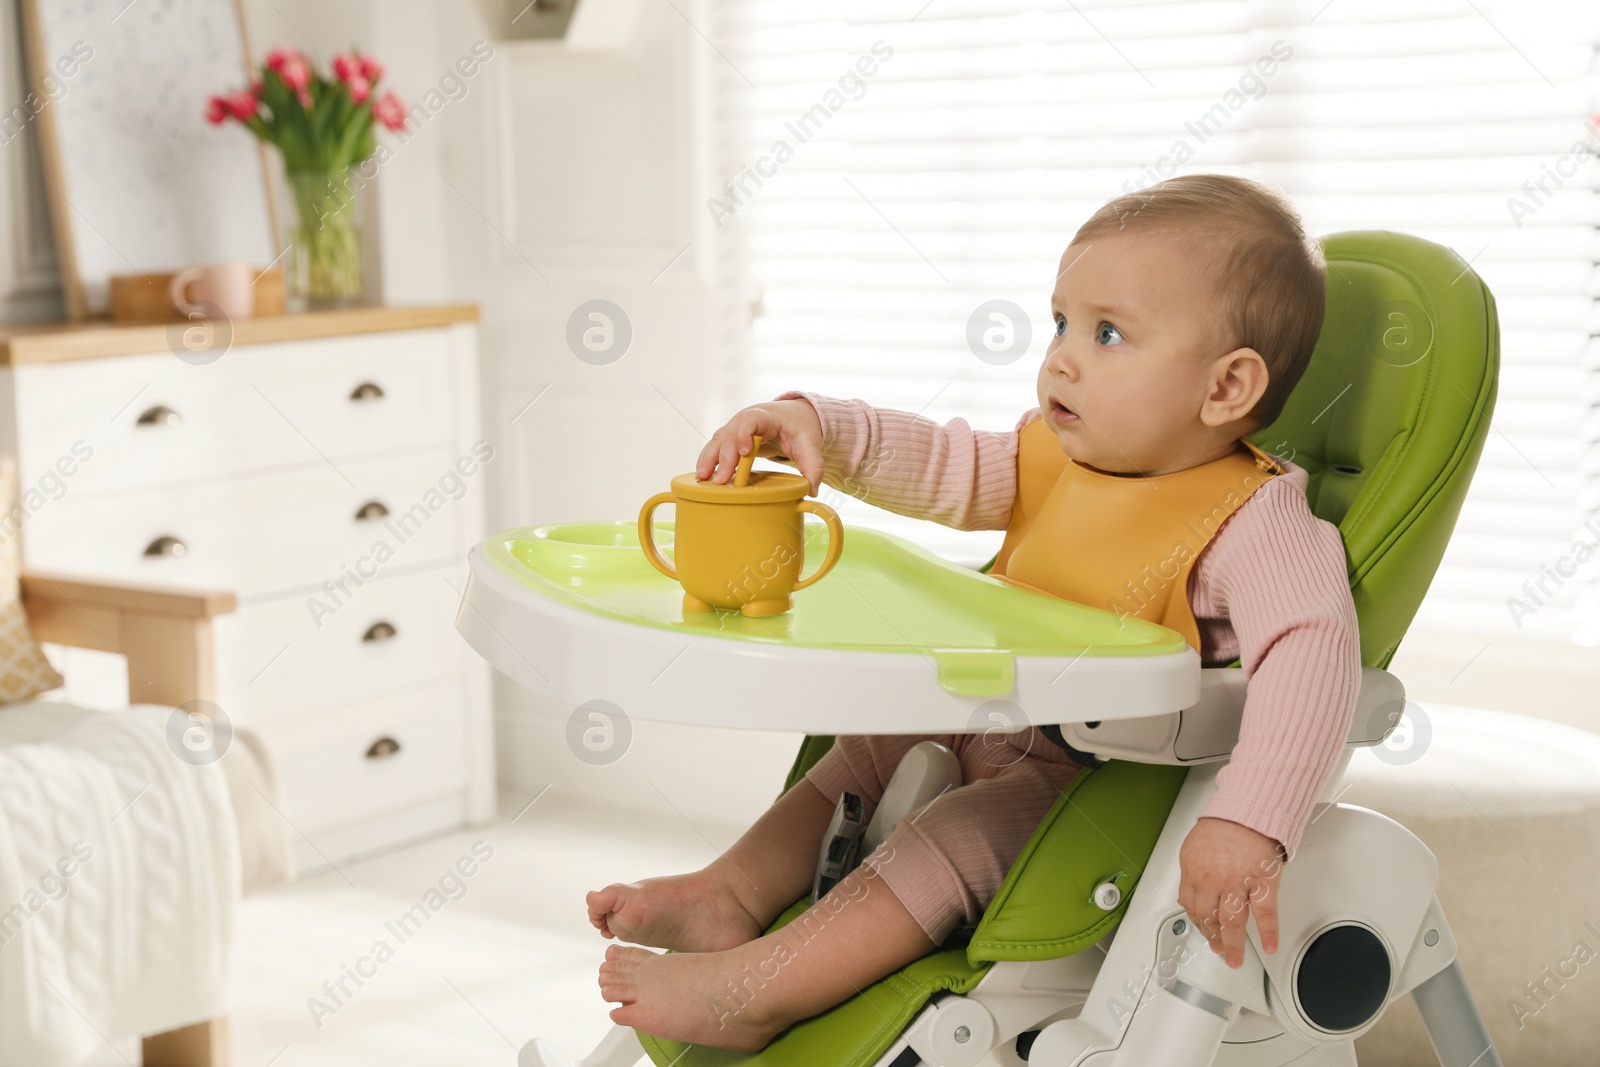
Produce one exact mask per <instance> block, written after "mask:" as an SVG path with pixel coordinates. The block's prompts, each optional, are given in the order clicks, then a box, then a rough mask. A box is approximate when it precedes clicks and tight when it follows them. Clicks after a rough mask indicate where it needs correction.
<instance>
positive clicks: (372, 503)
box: [356, 500, 389, 522]
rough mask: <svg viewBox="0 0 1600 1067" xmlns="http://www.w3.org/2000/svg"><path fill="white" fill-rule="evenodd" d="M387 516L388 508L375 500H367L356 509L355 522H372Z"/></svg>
mask: <svg viewBox="0 0 1600 1067" xmlns="http://www.w3.org/2000/svg"><path fill="white" fill-rule="evenodd" d="M388 517H389V509H388V508H386V507H384V506H383V504H382V503H381V502H380V501H377V500H369V501H367V502H366V503H365V504H362V505H361V507H360V508H358V509H357V510H356V521H357V522H372V521H373V520H375V519H386V518H388Z"/></svg>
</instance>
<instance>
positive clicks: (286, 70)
mask: <svg viewBox="0 0 1600 1067" xmlns="http://www.w3.org/2000/svg"><path fill="white" fill-rule="evenodd" d="M267 69H268V70H272V71H276V72H277V74H278V77H279V78H282V79H283V84H285V85H287V86H288V87H289V88H291V89H293V90H294V91H295V92H296V93H299V92H301V91H303V90H304V89H305V87H306V86H308V85H310V84H311V67H310V66H309V65H308V64H307V63H306V57H305V56H303V55H301V54H300V53H299V52H297V51H295V50H294V49H293V48H274V49H273V50H272V51H270V52H268V53H267Z"/></svg>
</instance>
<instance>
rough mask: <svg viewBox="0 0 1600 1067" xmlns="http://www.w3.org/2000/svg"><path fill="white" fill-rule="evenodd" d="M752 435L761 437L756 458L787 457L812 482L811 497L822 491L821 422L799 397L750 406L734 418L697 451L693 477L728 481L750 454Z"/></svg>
mask: <svg viewBox="0 0 1600 1067" xmlns="http://www.w3.org/2000/svg"><path fill="white" fill-rule="evenodd" d="M752 434H756V435H758V436H760V438H761V451H760V452H758V453H756V455H757V456H758V457H770V456H787V457H789V460H790V462H792V463H793V464H794V466H796V467H799V468H800V473H801V474H803V475H805V477H806V480H807V481H808V482H810V483H811V495H812V496H816V495H817V492H818V490H820V489H821V488H822V420H821V419H819V418H817V409H816V408H814V407H812V406H811V405H810V404H809V403H808V402H806V401H804V400H801V399H799V398H796V399H793V400H773V401H769V402H767V403H765V404H753V405H751V406H750V407H747V408H745V409H744V410H742V411H740V412H739V413H738V414H736V415H734V417H733V418H731V419H729V420H728V422H727V424H726V425H724V426H723V427H722V428H721V429H720V430H718V431H717V432H716V433H714V434H712V435H711V440H709V441H707V442H706V447H705V448H703V449H701V450H700V460H699V462H698V463H696V464H695V470H694V473H695V477H697V478H699V479H700V480H701V481H713V482H722V483H726V482H728V481H729V480H731V479H732V478H733V472H734V468H736V467H737V466H738V465H739V457H740V456H743V455H745V454H747V453H748V452H749V451H750V436H751V435H752Z"/></svg>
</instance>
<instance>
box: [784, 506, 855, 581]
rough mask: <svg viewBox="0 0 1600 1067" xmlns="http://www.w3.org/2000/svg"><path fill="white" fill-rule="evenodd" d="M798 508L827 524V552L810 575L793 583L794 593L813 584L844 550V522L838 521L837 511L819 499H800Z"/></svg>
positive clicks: (837, 560) (836, 560)
mask: <svg viewBox="0 0 1600 1067" xmlns="http://www.w3.org/2000/svg"><path fill="white" fill-rule="evenodd" d="M799 508H800V510H801V511H809V512H811V514H813V515H815V516H817V517H818V518H820V519H821V520H822V521H823V522H825V523H827V524H828V554H827V555H826V556H823V557H822V563H821V565H820V566H818V567H817V569H816V570H815V571H813V572H812V573H811V577H809V578H807V579H806V580H805V581H802V582H796V583H795V586H794V592H796V593H798V592H799V591H800V590H802V589H804V588H805V587H806V586H808V585H815V584H816V581H817V579H818V578H821V577H822V576H823V575H824V574H827V573H828V572H829V571H831V570H833V565H834V564H835V563H838V562H839V553H841V552H843V551H844V524H843V523H841V522H840V521H839V513H838V512H837V511H834V510H833V509H832V508H830V507H829V506H828V505H826V504H824V503H823V502H822V501H820V500H804V499H802V500H801V501H800V503H799ZM803 521H804V520H802V523H803ZM802 532H803V530H802Z"/></svg>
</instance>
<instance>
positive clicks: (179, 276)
mask: <svg viewBox="0 0 1600 1067" xmlns="http://www.w3.org/2000/svg"><path fill="white" fill-rule="evenodd" d="M199 279H200V268H199V267H187V268H185V269H183V270H180V271H179V272H178V273H176V274H174V275H173V276H172V284H171V285H170V286H168V288H167V298H168V299H170V300H171V301H172V304H173V306H174V307H176V308H177V309H178V310H179V311H181V312H183V313H184V314H185V315H187V316H189V317H190V318H193V317H194V316H195V315H196V314H198V313H199V311H200V306H199V305H198V304H191V303H190V302H189V298H188V297H187V296H186V295H185V294H184V290H185V289H187V288H189V286H190V284H191V283H193V282H196V281H198V280H199Z"/></svg>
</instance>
